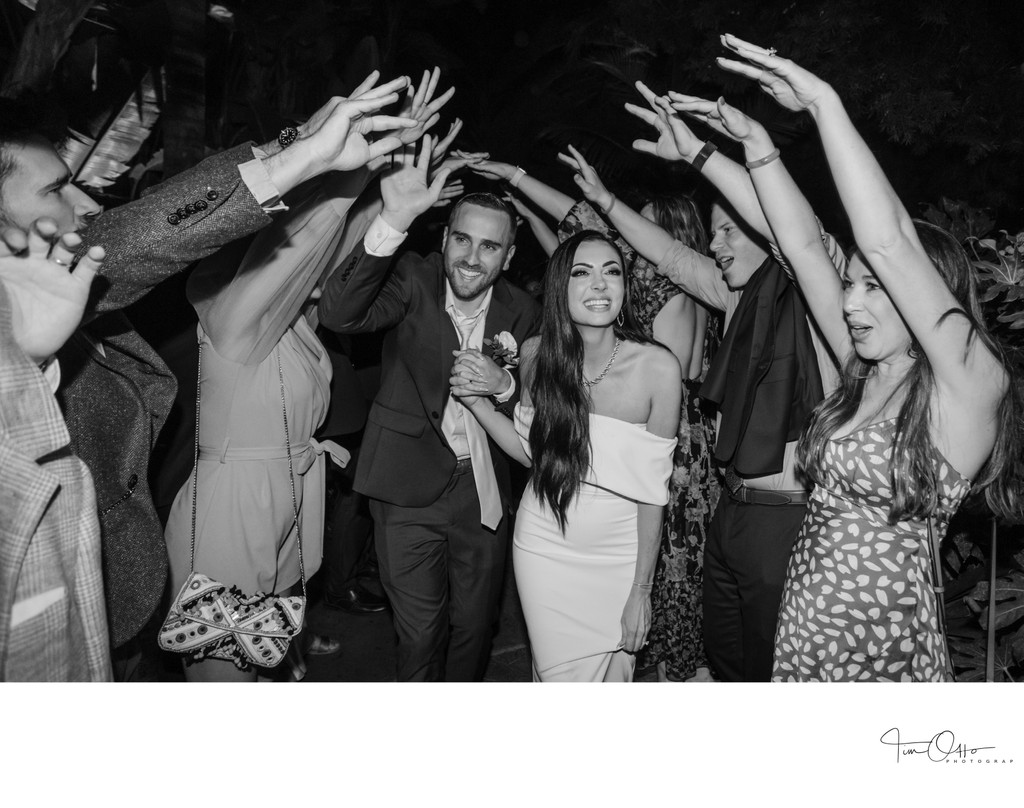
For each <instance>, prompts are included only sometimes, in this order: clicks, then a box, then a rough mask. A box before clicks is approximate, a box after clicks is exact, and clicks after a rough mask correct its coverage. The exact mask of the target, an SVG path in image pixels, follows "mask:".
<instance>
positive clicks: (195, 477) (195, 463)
mask: <svg viewBox="0 0 1024 808" xmlns="http://www.w3.org/2000/svg"><path fill="white" fill-rule="evenodd" d="M274 350H275V351H276V352H277V378H278V380H279V381H280V382H281V417H282V419H283V420H284V442H285V451H286V452H287V454H288V479H289V480H290V481H291V484H292V515H293V518H294V520H295V522H294V524H295V539H296V541H297V543H298V547H299V577H300V578H301V580H302V596H303V597H306V568H305V565H304V564H303V563H302V527H301V526H300V525H299V505H298V499H297V497H296V496H295V470H294V467H293V465H292V442H291V436H290V435H289V432H288V409H287V406H286V405H285V395H284V371H282V370H281V348H280V346H278V347H277V348H275V349H274ZM196 364H197V373H196V439H195V447H194V451H193V456H192V546H191V548H190V549H189V562H188V564H189V568H190V571H191V572H195V569H196V494H197V491H198V490H199V403H200V401H201V399H202V394H201V390H202V381H203V340H202V338H200V339H199V358H198V361H197V363H196Z"/></svg>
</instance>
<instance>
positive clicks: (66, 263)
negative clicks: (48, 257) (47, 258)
mask: <svg viewBox="0 0 1024 808" xmlns="http://www.w3.org/2000/svg"><path fill="white" fill-rule="evenodd" d="M53 263H55V264H60V265H61V266H62V267H67V266H71V265H70V264H69V263H68V262H67V261H61V260H60V259H59V258H54V259H53Z"/></svg>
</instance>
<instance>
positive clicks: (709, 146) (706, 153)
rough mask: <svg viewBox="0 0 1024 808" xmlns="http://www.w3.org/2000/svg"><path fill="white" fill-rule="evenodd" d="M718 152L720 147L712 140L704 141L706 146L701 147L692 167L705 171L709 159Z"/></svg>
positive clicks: (692, 162)
mask: <svg viewBox="0 0 1024 808" xmlns="http://www.w3.org/2000/svg"><path fill="white" fill-rule="evenodd" d="M716 151H718V146H716V145H715V144H714V143H712V142H711V141H710V140H706V141H704V145H703V146H701V147H700V151H699V152H697V156H696V157H694V158H693V160H692V161H691V162H690V165H691V166H693V168H694V169H695V170H697V171H701V170H703V168H704V164H705V163H706V162H707V161H708V158H709V157H710V156H711V155H712V154H714V153H715V152H716Z"/></svg>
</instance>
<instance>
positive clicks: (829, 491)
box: [668, 35, 1024, 681]
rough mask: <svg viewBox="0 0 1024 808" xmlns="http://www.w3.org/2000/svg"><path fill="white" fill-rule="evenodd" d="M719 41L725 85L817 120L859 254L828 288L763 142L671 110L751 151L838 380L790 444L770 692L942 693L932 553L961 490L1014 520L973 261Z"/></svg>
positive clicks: (789, 90) (806, 93)
mask: <svg viewBox="0 0 1024 808" xmlns="http://www.w3.org/2000/svg"><path fill="white" fill-rule="evenodd" d="M722 41H723V44H724V45H725V46H726V47H727V48H729V49H730V50H732V51H733V52H735V53H736V54H738V55H739V56H740V57H741V58H742V59H743V61H736V60H726V59H721V60H719V64H720V66H721V67H723V68H725V69H727V70H730V71H732V72H735V73H739V74H741V75H744V76H747V77H749V78H752V79H754V80H756V81H758V82H759V84H760V85H761V87H762V89H763V90H764V91H765V92H767V93H768V94H769V95H772V96H773V97H774V98H775V99H776V100H777V101H778V102H779V103H780V104H782V105H783V106H785V107H787V108H789V109H792V110H807V111H809V112H810V114H811V117H812V119H813V120H814V121H815V123H816V124H817V126H818V131H819V133H820V135H821V140H822V144H823V146H824V148H825V155H826V157H827V159H828V162H829V167H830V168H831V171H832V176H833V178H834V180H835V183H836V187H837V189H838V191H839V195H840V198H841V200H842V202H843V206H844V208H845V209H846V213H847V215H848V216H849V219H850V223H851V225H852V227H853V233H854V237H855V239H856V242H857V247H858V249H857V252H856V253H855V254H854V256H853V257H852V258H851V260H850V261H849V264H848V266H846V268H845V269H844V270H843V271H842V273H841V274H837V273H836V271H835V268H834V267H833V264H832V262H831V261H830V259H829V256H828V255H827V253H826V252H825V249H824V246H823V242H822V239H821V235H820V232H819V226H818V223H817V221H816V219H815V217H814V214H813V212H812V211H811V209H810V206H809V205H808V203H807V200H806V199H805V198H804V197H803V196H802V194H801V193H800V191H799V190H798V189H797V187H796V185H795V183H794V182H793V180H792V178H791V177H790V176H789V174H788V172H787V171H786V170H785V168H784V166H783V165H782V162H781V160H780V159H779V151H778V150H777V149H775V148H774V146H773V144H772V142H771V139H770V137H769V136H768V133H767V132H766V130H765V129H764V127H762V126H761V125H760V124H758V123H757V122H756V121H753V120H751V119H750V118H748V117H747V116H746V115H744V114H743V113H741V112H740V111H739V110H737V109H735V108H733V107H730V106H729V105H728V104H726V103H725V102H724V101H722V100H719V101H717V102H713V101H705V100H702V99H695V98H691V97H689V96H681V95H678V94H671V93H670V94H669V99H668V102H669V103H671V104H672V106H674V107H675V109H677V110H680V111H683V112H687V113H689V114H692V115H695V116H696V117H698V118H700V119H702V120H704V121H705V122H707V123H708V124H709V125H711V126H712V127H713V128H715V129H716V130H718V131H719V132H722V133H723V134H726V135H728V136H729V137H732V138H734V139H736V140H738V141H740V142H741V143H742V144H743V147H744V150H745V152H746V157H747V161H748V162H747V167H748V169H749V170H750V176H751V179H752V180H753V185H754V188H755V190H756V192H757V195H758V198H759V199H760V201H761V205H762V208H763V210H764V212H765V215H766V216H767V217H768V221H769V223H770V224H771V227H772V230H773V231H774V232H775V233H776V234H777V235H778V237H779V247H780V248H781V250H782V252H783V253H784V254H785V255H786V257H787V258H788V259H789V260H790V262H791V264H792V267H793V270H794V272H795V274H796V278H797V282H798V284H799V286H800V288H801V291H802V292H803V294H804V296H805V297H806V299H807V302H808V305H809V307H810V309H811V312H812V314H813V315H814V319H815V321H816V322H817V324H818V326H819V327H820V328H821V331H822V333H823V335H824V336H825V338H826V340H827V341H828V343H829V345H830V346H831V348H832V350H833V351H834V352H835V354H836V356H837V357H839V358H840V360H842V362H843V373H842V379H841V383H840V385H839V387H838V389H837V390H836V391H835V392H834V393H833V394H832V395H831V396H829V397H828V398H826V399H825V401H823V402H822V403H821V405H820V406H819V407H818V409H817V410H816V411H815V413H814V415H813V417H812V419H811V421H810V424H809V426H808V428H807V430H806V432H805V434H804V436H803V437H802V438H801V442H800V447H799V458H800V461H801V463H802V466H803V469H804V471H805V472H806V474H807V475H808V476H809V477H810V478H811V480H812V481H813V482H814V484H815V487H814V491H813V493H812V495H811V500H810V504H809V507H808V511H807V514H806V516H805V518H804V523H803V528H802V530H801V533H800V537H799V538H798V540H797V543H796V545H795V546H794V549H793V555H792V557H791V559H790V564H789V570H788V573H787V581H786V589H785V593H784V596H783V601H782V605H781V608H780V611H779V624H778V630H777V633H776V641H775V661H774V670H773V679H775V680H798V681H806V680H831V681H837V680H842V681H851V680H860V681H864V680H874V681H880V680H887V681H946V680H949V679H950V678H951V677H952V675H953V671H952V666H951V664H950V660H949V655H948V651H947V649H946V647H945V642H944V637H943V632H942V626H941V623H940V619H939V614H940V612H941V603H940V602H939V600H938V597H937V594H936V591H935V587H936V586H937V585H938V584H939V582H938V581H937V580H936V579H935V575H936V570H937V568H938V565H937V564H936V563H935V561H934V559H935V548H937V547H938V542H939V541H940V540H941V537H942V536H943V534H944V533H945V530H946V526H947V524H948V521H949V519H950V517H951V516H952V515H953V513H954V512H955V511H956V510H957V508H958V507H959V505H960V503H961V502H962V501H963V498H964V497H965V496H966V495H967V493H968V491H970V490H971V489H973V490H974V492H975V493H981V492H984V494H985V497H986V500H987V502H988V504H989V507H990V508H991V509H992V511H993V513H995V514H997V515H999V516H1009V517H1011V518H1019V517H1020V510H1021V502H1020V498H1019V496H1020V491H1019V488H1020V484H1021V470H1022V467H1024V463H1022V435H1021V432H1022V426H1021V422H1020V415H1019V413H1020V409H1019V407H1020V387H1019V380H1018V379H1017V378H1015V375H1014V371H1013V368H1012V366H1011V365H1010V364H1009V363H1008V362H1007V361H1006V359H1005V357H1004V355H1003V352H1002V350H1001V348H1000V347H999V345H998V344H997V343H996V342H995V341H994V340H993V339H992V337H991V336H990V335H989V333H988V331H987V330H986V328H985V324H984V321H983V319H982V316H981V310H980V307H979V305H978V299H977V295H976V290H975V277H974V272H973V267H972V266H971V263H970V260H969V259H968V257H967V254H966V253H965V252H964V250H963V248H962V247H961V246H960V245H959V244H958V243H957V242H956V240H955V239H954V238H953V237H952V236H951V235H950V234H949V233H946V232H945V231H943V230H941V229H940V228H937V227H935V226H933V225H930V224H927V223H924V222H919V221H915V220H912V219H911V218H910V216H909V214H908V213H907V211H906V209H905V208H904V207H903V204H902V203H901V202H900V200H899V198H898V197H897V196H896V193H895V191H894V190H893V188H892V186H891V185H890V184H889V182H888V180H887V179H886V178H885V175H884V174H883V173H882V170H881V167H880V166H879V165H878V162H877V161H876V160H875V158H874V156H873V155H872V154H871V152H870V150H869V149H868V147H867V145H866V144H865V143H864V141H863V139H862V138H861V137H860V135H859V134H858V133H857V131H856V129H855V128H854V127H853V124H852V123H851V122H850V119H849V117H848V116H847V114H846V111H845V110H844V109H843V106H842V103H841V102H840V100H839V98H838V96H837V95H836V93H835V92H834V91H833V90H832V88H831V87H829V86H828V85H827V84H826V83H825V82H824V81H822V80H821V79H819V78H817V77H816V76H814V75H812V74H811V73H809V72H807V71H806V70H803V69H802V68H800V67H798V66H797V65H795V64H794V63H793V62H791V61H789V60H788V59H783V58H780V57H778V56H776V55H775V52H774V51H773V50H766V49H764V48H760V47H757V46H756V45H750V44H749V43H746V42H743V41H742V40H739V39H737V38H735V37H732V36H729V35H727V36H725V37H723V38H722Z"/></svg>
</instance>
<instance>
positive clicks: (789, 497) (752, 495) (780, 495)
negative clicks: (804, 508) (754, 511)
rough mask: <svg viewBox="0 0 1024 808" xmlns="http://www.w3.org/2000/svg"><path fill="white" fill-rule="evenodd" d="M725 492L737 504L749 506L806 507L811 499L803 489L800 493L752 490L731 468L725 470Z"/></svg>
mask: <svg viewBox="0 0 1024 808" xmlns="http://www.w3.org/2000/svg"><path fill="white" fill-rule="evenodd" d="M725 490H726V491H728V492H729V496H731V497H732V498H733V499H734V500H736V501H737V502H743V503H745V504H747V505H806V504H807V503H808V502H809V501H810V499H811V497H810V494H809V493H808V492H807V491H805V490H803V489H801V490H799V491H768V490H765V489H762V488H751V487H749V486H747V485H744V484H743V478H742V477H740V476H739V475H737V474H736V471H735V469H733V467H732V466H729V468H727V469H726V470H725Z"/></svg>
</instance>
